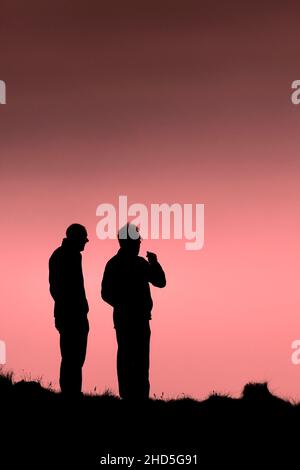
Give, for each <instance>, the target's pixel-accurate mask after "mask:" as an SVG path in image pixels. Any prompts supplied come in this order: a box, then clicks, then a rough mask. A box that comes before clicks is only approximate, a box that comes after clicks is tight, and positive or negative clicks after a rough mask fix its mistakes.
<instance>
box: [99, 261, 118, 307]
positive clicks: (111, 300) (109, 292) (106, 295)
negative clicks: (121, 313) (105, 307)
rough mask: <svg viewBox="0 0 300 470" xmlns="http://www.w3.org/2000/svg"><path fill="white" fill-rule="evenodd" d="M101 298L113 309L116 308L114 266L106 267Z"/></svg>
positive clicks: (108, 265)
mask: <svg viewBox="0 0 300 470" xmlns="http://www.w3.org/2000/svg"><path fill="white" fill-rule="evenodd" d="M101 297H102V299H103V300H104V302H107V303H108V304H109V305H111V306H112V307H114V306H115V287H114V275H113V269H112V266H111V265H110V264H109V263H107V265H106V266H105V270H104V274H103V279H102V283H101Z"/></svg>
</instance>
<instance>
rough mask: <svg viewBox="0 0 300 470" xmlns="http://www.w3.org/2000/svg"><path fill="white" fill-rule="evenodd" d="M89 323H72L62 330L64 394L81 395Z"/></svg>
mask: <svg viewBox="0 0 300 470" xmlns="http://www.w3.org/2000/svg"><path fill="white" fill-rule="evenodd" d="M87 338H88V323H87V324H86V323H84V324H80V325H78V324H77V325H72V327H68V328H64V329H63V330H61V331H60V350H61V356H62V360H61V367H60V388H61V391H62V392H63V393H64V394H68V395H79V394H80V393H81V387H82V366H83V364H84V361H85V356H86V348H87Z"/></svg>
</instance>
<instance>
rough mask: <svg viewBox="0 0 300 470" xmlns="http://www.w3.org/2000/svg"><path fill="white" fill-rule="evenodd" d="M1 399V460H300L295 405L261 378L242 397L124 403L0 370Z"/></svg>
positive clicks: (299, 418)
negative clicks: (67, 393)
mask: <svg viewBox="0 0 300 470" xmlns="http://www.w3.org/2000/svg"><path fill="white" fill-rule="evenodd" d="M0 400H1V449H2V450H1V455H2V461H3V462H4V460H3V459H5V458H6V457H8V458H9V459H10V460H11V459H12V458H13V461H14V463H17V464H22V465H24V463H26V466H27V465H29V464H30V465H32V466H38V467H39V468H46V467H48V465H53V468H56V466H57V468H60V466H61V465H65V466H66V468H72V466H73V465H75V464H76V466H77V464H79V463H84V466H83V467H82V468H99V466H100V468H101V465H100V463H99V462H100V460H101V458H103V456H104V457H106V456H107V454H110V456H135V457H136V458H138V457H141V459H142V460H143V458H144V457H143V456H144V455H145V454H155V455H157V454H166V455H169V454H176V455H178V454H184V455H186V454H191V455H195V454H197V455H198V459H197V465H195V464H194V463H193V464H190V465H189V466H190V467H191V468H193V467H195V466H197V467H199V468H208V469H214V468H225V466H226V468H227V467H228V466H229V468H233V467H238V468H240V469H243V468H248V465H250V464H251V465H253V466H255V467H254V468H261V466H265V467H266V468H267V469H268V470H269V468H271V466H272V465H275V464H276V465H277V466H278V465H283V466H282V468H289V465H295V464H297V463H299V460H300V459H299V457H298V454H299V450H298V449H299V443H298V435H297V428H299V425H300V406H299V405H298V404H295V403H291V402H289V401H286V400H283V399H281V398H278V397H276V396H274V395H272V394H271V393H270V391H269V389H268V386H267V384H247V385H246V386H245V387H244V391H243V394H242V396H241V398H231V397H230V396H222V395H218V394H213V395H211V396H210V397H209V398H208V399H206V400H203V401H197V400H193V399H191V398H182V399H177V400H149V402H147V403H126V402H124V401H122V400H120V399H119V398H118V397H115V396H113V395H112V394H109V393H105V394H103V395H95V396H89V395H85V396H83V397H82V398H81V399H77V400H71V401H70V400H66V399H64V398H63V397H62V396H61V394H59V393H56V392H54V391H52V390H50V389H45V388H43V387H42V386H41V385H40V383H38V382H34V381H28V382H26V381H21V382H16V383H15V382H14V381H13V379H12V376H11V375H10V374H2V375H0ZM123 466H124V468H125V463H124V465H123ZM139 466H140V467H141V468H142V467H143V465H142V463H137V462H136V463H135V464H134V466H133V468H138V467H139ZM164 466H165V465H164ZM3 468H9V467H3ZM107 468H109V467H107ZM146 468H147V467H146Z"/></svg>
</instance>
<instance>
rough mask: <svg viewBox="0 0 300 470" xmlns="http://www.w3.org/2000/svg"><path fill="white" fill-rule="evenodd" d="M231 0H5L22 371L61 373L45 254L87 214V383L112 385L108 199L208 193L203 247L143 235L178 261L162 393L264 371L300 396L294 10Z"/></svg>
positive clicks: (2, 332)
mask: <svg viewBox="0 0 300 470" xmlns="http://www.w3.org/2000/svg"><path fill="white" fill-rule="evenodd" d="M167 3H168V2H167ZM180 4H181V7H180V6H179V5H180ZM226 4H227V7H225V6H224V5H223V4H222V3H221V2H220V7H219V8H215V9H214V8H213V7H211V6H209V2H191V3H190V4H189V8H187V9H186V10H185V11H182V3H181V2H172V5H173V7H172V10H171V11H169V10H168V9H167V8H163V9H162V7H161V6H159V3H157V4H156V3H155V2H154V3H153V2H152V6H151V7H150V6H147V8H146V6H141V4H140V3H135V2H133V3H132V4H129V5H128V6H127V7H126V8H125V7H121V2H120V3H119V4H118V5H119V6H120V9H113V8H112V7H111V8H110V7H106V8H105V9H103V7H102V8H100V7H99V6H97V5H98V2H90V6H89V9H88V10H87V9H85V8H86V7H85V4H83V3H82V4H80V2H74V9H73V10H72V14H69V13H70V12H68V8H67V6H66V5H67V4H66V3H65V2H60V6H59V7H58V6H57V7H55V6H53V2H51V3H50V2H49V5H47V2H45V4H44V6H43V8H44V9H42V7H38V4H37V3H36V2H29V3H28V4H27V5H26V9H25V8H24V7H23V6H22V3H21V2H17V1H15V2H4V7H3V13H2V15H1V33H0V36H1V37H0V39H1V41H0V44H1V68H0V79H2V80H5V81H6V83H7V90H8V95H7V105H5V106H1V107H0V155H1V162H0V165H1V167H0V169H1V173H0V178H1V186H0V187H1V201H2V204H1V221H2V253H1V256H2V262H1V266H2V269H1V286H2V294H1V299H0V308H1V315H0V340H4V341H5V342H6V345H7V368H8V369H11V370H14V371H16V373H17V374H18V376H22V375H24V374H25V375H29V374H31V376H32V377H39V376H42V377H43V381H44V383H45V384H47V383H48V382H52V384H53V385H54V386H55V387H58V369H59V343H58V334H57V332H56V330H55V329H54V324H53V303H52V299H51V298H50V295H49V292H48V258H49V256H50V254H51V253H52V251H53V250H54V249H55V248H56V247H57V246H59V244H60V243H61V239H62V238H63V236H64V231H65V228H66V227H67V226H68V225H69V224H70V223H72V222H80V223H83V224H85V225H86V227H87V229H88V232H89V238H90V243H89V244H88V245H87V247H86V250H85V252H84V253H83V268H84V275H85V284H86V290H87V295H88V299H89V303H90V314H89V319H90V326H91V330H90V336H89V345H88V354H87V360H86V364H85V369H84V389H85V390H93V389H94V387H97V390H98V391H103V390H104V389H105V388H110V389H112V390H113V391H115V392H116V391H117V380H116V370H115V355H116V340H115V336H114V330H113V327H112V312H111V309H110V307H109V306H108V305H106V304H105V303H104V302H103V301H102V300H101V299H100V283H101V278H102V274H103V269H104V266H105V263H106V262H107V260H108V259H109V258H110V257H111V256H113V254H114V253H115V252H116V250H117V248H118V246H117V242H116V241H100V240H98V239H97V237H96V225H97V222H98V220H99V219H98V218H97V217H96V207H97V206H98V204H100V203H102V202H109V203H112V204H117V202H118V196H119V195H121V194H125V195H127V196H128V202H129V204H130V203H134V202H140V203H143V204H146V205H148V206H149V205H150V204H151V203H163V202H167V203H169V204H171V203H174V202H178V203H181V204H184V203H193V204H196V203H204V204H205V245H204V248H203V250H201V251H198V252H191V251H190V252H189V251H186V250H185V249H184V241H173V240H170V241H168V240H161V241H151V240H145V241H144V242H143V245H142V249H141V254H142V255H145V252H146V250H150V251H154V252H156V253H157V254H158V257H159V260H160V262H161V264H162V265H163V267H164V269H165V272H166V275H167V287H166V289H163V290H158V289H155V288H152V294H153V299H154V309H153V320H152V323H151V327H152V350H151V392H152V394H154V393H155V394H156V395H161V393H164V394H165V395H166V396H172V397H174V396H177V395H180V394H182V393H185V394H190V395H193V396H195V397H199V398H201V397H204V396H206V395H207V394H208V393H209V392H211V391H212V390H215V391H219V392H229V393H232V394H233V395H238V394H239V393H240V392H241V390H242V387H243V385H244V384H245V383H246V382H249V381H265V380H267V381H269V382H270V387H271V389H272V390H273V391H274V392H276V393H278V394H281V395H283V396H286V397H294V398H297V399H300V386H299V384H300V366H298V367H297V366H295V365H293V364H292V363H291V354H292V349H291V343H292V341H293V340H294V339H300V294H299V292H300V291H299V287H298V283H299V275H300V250H299V238H300V237H299V235H300V219H299V210H300V185H299V173H300V163H299V151H300V143H299V124H300V107H299V108H297V106H294V105H292V104H291V101H290V93H291V92H290V85H291V83H292V81H293V80H295V79H299V78H300V77H299V70H298V67H297V63H298V58H299V44H300V43H299V27H298V24H297V15H296V14H295V7H294V8H293V9H290V8H289V4H288V3H285V4H284V5H282V6H281V7H280V8H279V7H277V9H276V8H275V6H274V5H273V7H272V10H271V11H270V9H269V5H268V4H267V3H266V4H262V3H261V2H260V3H259V5H260V6H259V7H257V8H255V7H253V4H251V12H250V3H249V9H245V6H243V7H241V6H239V7H238V2H236V3H234V2H231V3H230V2H229V3H226ZM50 5H51V8H50V7H49V6H50ZM221 5H222V6H221ZM141 8H143V10H141ZM299 8H300V7H299ZM3 39H5V42H4V40H3Z"/></svg>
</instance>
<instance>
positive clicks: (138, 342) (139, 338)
mask: <svg viewBox="0 0 300 470" xmlns="http://www.w3.org/2000/svg"><path fill="white" fill-rule="evenodd" d="M150 336H151V330H150V325H149V322H147V323H145V324H143V325H141V326H140V327H139V329H138V331H137V332H136V338H135V342H134V343H135V393H136V397H137V398H139V399H147V398H149V392H150V383H149V365H150V359H149V355H150Z"/></svg>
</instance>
